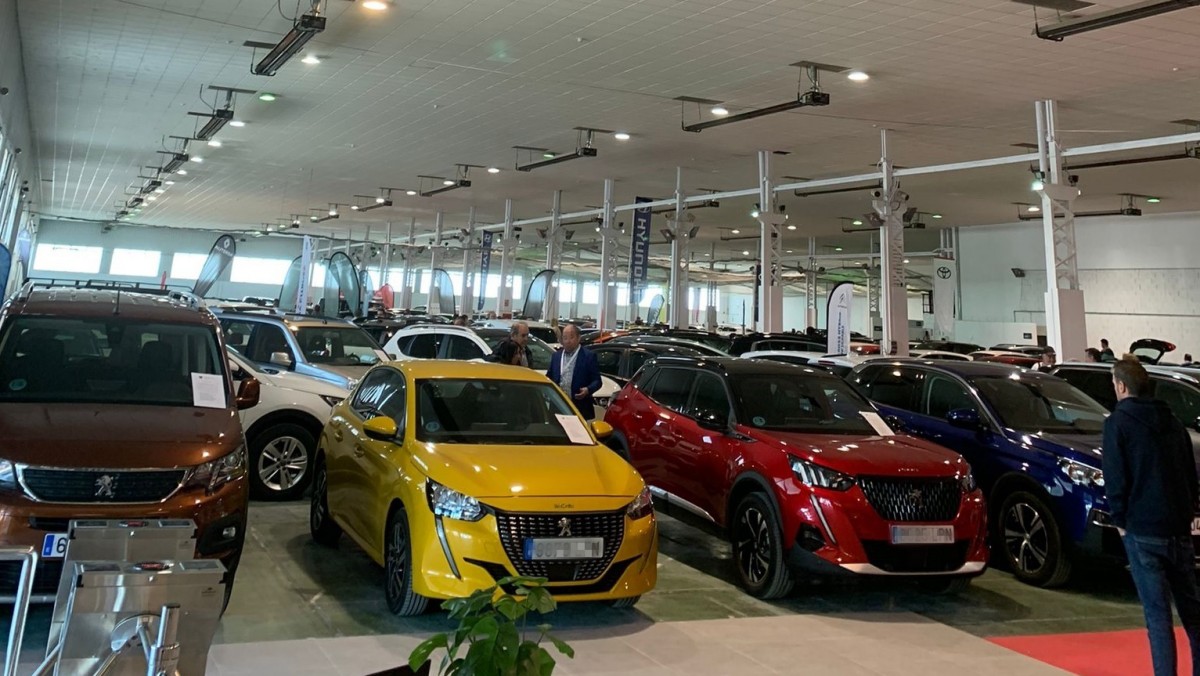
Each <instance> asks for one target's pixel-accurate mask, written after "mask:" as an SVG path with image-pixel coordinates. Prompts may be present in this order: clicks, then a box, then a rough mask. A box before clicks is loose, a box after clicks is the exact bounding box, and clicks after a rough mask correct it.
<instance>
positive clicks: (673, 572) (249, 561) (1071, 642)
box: [25, 502, 1187, 676]
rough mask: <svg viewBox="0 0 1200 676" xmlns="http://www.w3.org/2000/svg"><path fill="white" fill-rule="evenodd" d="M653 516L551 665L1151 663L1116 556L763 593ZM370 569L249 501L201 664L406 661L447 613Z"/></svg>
mask: <svg viewBox="0 0 1200 676" xmlns="http://www.w3.org/2000/svg"><path fill="white" fill-rule="evenodd" d="M660 522H661V544H660V547H661V556H660V558H659V580H658V587H657V589H655V590H654V592H652V593H651V594H648V595H647V596H645V597H644V598H643V599H642V601H641V602H640V603H639V604H638V605H637V606H636V608H634V609H631V610H617V609H611V608H608V607H605V606H598V605H591V604H578V605H564V606H560V608H559V609H558V610H557V611H555V612H554V613H553V614H552V615H551V616H550V617H549V618H548V620H549V622H550V623H551V624H553V625H554V627H555V633H556V634H558V635H559V636H560V637H561V638H564V639H566V640H567V641H568V642H570V643H571V644H572V646H573V647H574V648H575V650H576V657H575V659H574V660H568V659H562V660H560V662H559V666H558V668H557V669H556V671H555V673H557V674H564V675H568V676H569V675H571V674H597V675H598V674H622V675H623V676H642V675H649V674H685V673H686V674H689V675H690V676H706V675H710V674H711V675H714V676H717V675H726V674H729V675H732V674H751V673H789V674H797V673H802V674H829V675H834V674H836V675H845V676H859V675H863V676H865V675H868V674H920V675H921V676H939V675H942V674H947V675H949V674H971V675H972V676H987V675H990V674H997V675H999V674H1004V675H1006V676H1022V675H1028V676H1038V675H1043V674H1044V675H1047V676H1049V675H1052V674H1064V673H1078V674H1085V675H1088V676H1118V675H1119V676H1139V675H1140V674H1149V673H1150V669H1149V654H1148V648H1147V647H1146V645H1145V643H1146V641H1145V635H1144V633H1143V631H1142V630H1141V629H1140V627H1141V626H1142V625H1141V610H1140V607H1139V605H1138V603H1137V597H1136V594H1135V592H1134V590H1133V585H1132V583H1131V582H1130V579H1129V576H1128V574H1127V573H1126V572H1125V571H1124V570H1123V569H1121V568H1113V567H1096V568H1094V569H1090V570H1088V571H1086V572H1085V574H1083V575H1081V576H1080V577H1081V578H1082V579H1080V580H1078V581H1076V582H1074V583H1072V585H1071V586H1068V587H1067V588H1065V589H1060V590H1052V591H1050V590H1040V589H1035V588H1032V587H1028V586H1026V585H1023V584H1020V583H1018V582H1016V581H1014V580H1013V579H1012V577H1011V576H1009V575H1008V574H1007V573H1004V572H1002V571H989V572H988V573H987V574H985V575H984V576H983V577H982V578H979V579H978V580H976V581H975V583H974V584H973V585H972V588H971V589H970V590H969V591H967V592H965V593H964V594H962V595H960V596H956V597H955V596H951V597H933V596H928V595H924V594H922V593H920V592H919V591H918V590H916V589H915V588H913V587H910V586H908V585H904V584H896V583H890V582H883V581H871V582H869V583H855V584H825V585H816V584H811V583H810V584H802V585H800V586H799V588H798V589H797V590H796V591H795V592H794V593H793V594H792V595H791V597H789V598H787V599H784V600H781V601H775V602H763V601H758V600H756V599H753V598H751V597H749V596H747V595H745V594H744V593H742V592H741V591H740V590H739V589H738V588H737V587H736V586H735V585H734V584H733V582H732V571H731V570H730V564H729V548H728V546H727V545H725V544H724V543H722V542H720V541H719V540H717V539H715V538H712V537H710V536H708V535H706V534H703V533H701V532H699V531H697V530H694V529H692V528H690V527H688V526H686V525H684V524H682V523H680V522H678V521H675V520H674V519H672V518H670V517H667V516H660ZM382 584H383V573H382V571H381V570H380V569H378V568H377V567H375V566H374V565H373V564H372V563H371V562H370V560H369V559H367V557H366V556H365V555H364V554H363V553H361V552H360V551H358V550H357V549H356V548H355V547H354V546H353V544H352V543H351V542H350V541H348V540H346V539H343V540H342V543H341V546H340V547H339V549H338V550H337V551H331V550H328V549H324V548H322V547H319V546H317V545H315V544H314V543H313V542H312V541H311V540H310V539H309V535H308V508H307V503H306V502H296V503H290V504H264V503H255V504H254V505H253V508H252V511H251V519H250V532H249V538H248V539H247V543H246V550H245V554H244V555H243V559H242V564H241V570H240V571H239V573H238V578H237V583H236V586H235V588H234V593H233V599H232V601H231V603H230V606H229V609H228V611H227V613H226V614H225V617H224V619H223V621H222V624H221V627H220V629H219V631H218V634H217V638H216V645H214V647H213V648H212V651H211V653H210V660H209V673H210V674H221V675H223V676H230V675H243V674H244V675H247V676H248V675H249V674H353V675H356V676H360V675H366V674H370V673H372V672H377V671H381V670H384V669H388V668H391V667H395V666H397V665H399V664H401V663H403V662H404V661H405V660H406V659H407V655H408V652H409V650H411V649H412V647H413V646H415V645H416V644H417V643H418V642H420V640H421V639H422V638H424V637H425V636H426V635H428V634H429V633H430V632H432V631H437V630H442V629H446V628H448V627H449V626H450V625H449V623H448V621H447V620H446V619H445V617H444V615H440V614H437V613H431V614H428V615H425V616H422V617H419V618H415V619H413V618H397V617H394V616H392V615H391V614H390V613H389V612H388V611H387V608H386V607H385V605H384V601H383V596H382V591H381V590H382ZM48 621H49V608H46V607H35V608H34V609H33V610H32V612H31V614H30V626H29V631H28V633H27V636H26V643H25V647H26V651H25V653H26V654H25V657H26V659H27V660H30V661H33V660H36V659H37V658H38V655H37V654H36V653H37V649H38V648H39V647H40V646H44V645H45V633H46V626H47V624H48ZM1181 653H1182V654H1183V657H1185V658H1186V655H1187V651H1186V648H1182V647H1181ZM1058 667H1062V668H1064V669H1065V670H1061V669H1059V668H1058Z"/></svg>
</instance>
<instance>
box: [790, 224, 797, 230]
mask: <svg viewBox="0 0 1200 676" xmlns="http://www.w3.org/2000/svg"><path fill="white" fill-rule="evenodd" d="M795 229H796V226H795V225H792V224H790V225H788V230H795Z"/></svg>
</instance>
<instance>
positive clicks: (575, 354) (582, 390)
mask: <svg viewBox="0 0 1200 676" xmlns="http://www.w3.org/2000/svg"><path fill="white" fill-rule="evenodd" d="M579 337H580V336H579V327H578V326H575V325H574V324H567V325H566V326H564V327H563V330H562V346H563V348H562V349H561V350H559V351H558V352H555V353H554V356H553V357H551V358H550V368H549V369H548V370H547V371H546V377H547V378H549V379H550V381H551V382H553V383H554V384H555V385H558V386H559V387H560V388H562V391H563V392H564V393H566V395H567V396H568V397H570V398H571V400H572V401H574V402H575V408H578V409H579V412H580V414H582V415H583V417H584V418H585V419H587V420H592V419H593V418H595V417H596V403H595V400H594V399H593V398H592V395H593V394H595V393H596V392H597V391H598V390H599V389H600V387H601V381H600V363H599V362H598V361H596V355H594V354H592V353H591V351H589V350H588V349H586V348H584V347H583V346H582V345H580V344H579Z"/></svg>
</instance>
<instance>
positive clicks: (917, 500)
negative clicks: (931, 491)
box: [908, 488, 925, 507]
mask: <svg viewBox="0 0 1200 676" xmlns="http://www.w3.org/2000/svg"><path fill="white" fill-rule="evenodd" d="M924 497H925V495H924V493H923V492H922V491H921V489H920V488H914V489H912V490H911V491H909V492H908V501H909V502H911V503H912V504H913V507H920V506H921V505H922V504H923V503H924V502H925V500H924Z"/></svg>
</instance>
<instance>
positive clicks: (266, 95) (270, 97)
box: [258, 92, 278, 101]
mask: <svg viewBox="0 0 1200 676" xmlns="http://www.w3.org/2000/svg"><path fill="white" fill-rule="evenodd" d="M276 98H278V97H277V96H275V95H274V94H272V93H271V92H263V93H261V94H259V95H258V100H259V101H274V100H275V99H276Z"/></svg>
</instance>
